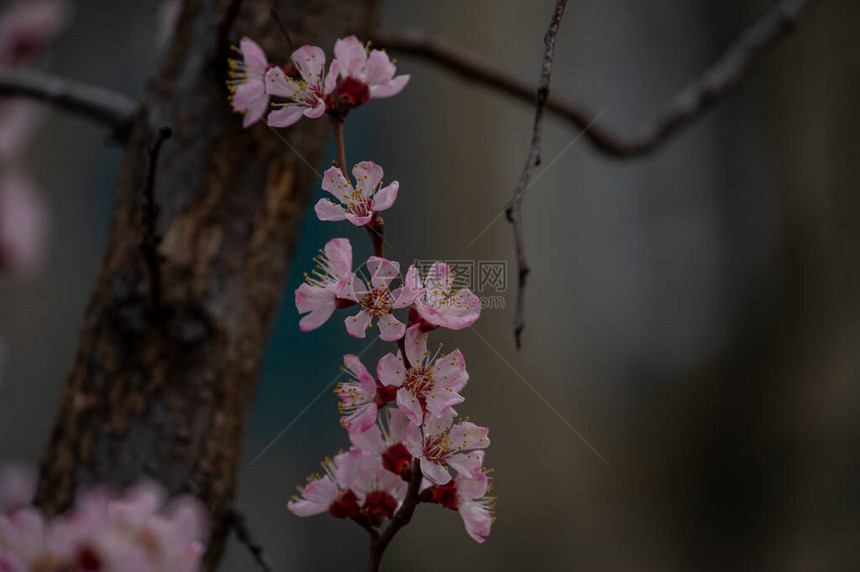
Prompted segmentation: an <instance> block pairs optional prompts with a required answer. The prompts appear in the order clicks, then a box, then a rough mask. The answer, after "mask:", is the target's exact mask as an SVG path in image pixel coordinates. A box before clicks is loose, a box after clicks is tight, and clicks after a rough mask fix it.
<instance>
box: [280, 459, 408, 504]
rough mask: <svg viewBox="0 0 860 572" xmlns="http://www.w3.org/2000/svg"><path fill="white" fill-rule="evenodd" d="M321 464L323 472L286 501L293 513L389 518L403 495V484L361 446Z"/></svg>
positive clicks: (404, 489) (405, 486)
mask: <svg viewBox="0 0 860 572" xmlns="http://www.w3.org/2000/svg"><path fill="white" fill-rule="evenodd" d="M322 466H323V470H324V471H325V474H323V475H315V476H313V477H311V478H310V479H309V481H308V484H306V485H305V486H304V487H303V488H302V489H301V492H300V494H299V495H297V496H294V497H293V498H292V499H291V500H290V501H289V503H287V508H288V509H289V510H290V511H291V512H292V513H293V514H296V515H298V516H312V515H315V514H320V513H323V512H326V511H328V513H329V514H331V515H332V516H335V517H337V518H360V517H367V518H373V517H374V516H375V517H383V518H390V517H391V516H393V513H394V511H395V510H396V509H397V507H399V506H400V503H402V502H403V499H404V498H405V496H406V488H407V485H406V483H405V482H404V481H403V480H402V479H400V478H399V477H397V476H396V475H394V474H392V473H390V472H388V471H386V470H385V469H384V468H383V466H382V464H381V462H380V459H379V457H377V456H373V455H368V454H366V453H364V452H363V451H361V450H360V449H356V448H353V449H351V450H349V451H348V452H346V453H341V454H339V455H337V456H335V458H334V459H326V460H325V461H324V462H323V464H322ZM374 520H378V519H374Z"/></svg>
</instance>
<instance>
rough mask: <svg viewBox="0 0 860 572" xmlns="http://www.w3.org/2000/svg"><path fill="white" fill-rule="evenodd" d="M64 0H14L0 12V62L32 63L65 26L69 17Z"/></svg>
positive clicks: (11, 64) (67, 7)
mask: <svg viewBox="0 0 860 572" xmlns="http://www.w3.org/2000/svg"><path fill="white" fill-rule="evenodd" d="M69 12H70V11H69V6H68V3H67V2H66V1H65V0H38V1H35V2H33V1H29V2H18V3H16V4H13V5H12V7H11V8H9V9H8V10H6V11H5V12H4V13H3V14H0V63H2V64H3V65H7V66H21V65H27V64H30V63H32V62H33V61H34V60H35V59H36V58H37V57H39V56H40V55H41V54H42V52H44V50H45V48H47V47H48V44H49V43H50V42H51V41H52V40H53V39H54V38H55V37H56V36H57V34H59V33H60V31H62V29H63V28H65V26H66V24H67V23H68V20H69V16H70V13H69Z"/></svg>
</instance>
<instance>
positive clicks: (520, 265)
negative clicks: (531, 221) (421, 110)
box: [505, 0, 567, 348]
mask: <svg viewBox="0 0 860 572" xmlns="http://www.w3.org/2000/svg"><path fill="white" fill-rule="evenodd" d="M566 6H567V0H556V3H555V9H554V10H553V13H552V20H550V23H549V28H547V31H546V35H545V36H544V40H543V41H544V54H543V64H541V73H540V83H539V85H538V89H537V108H536V109H535V122H534V129H533V130H532V142H531V147H530V148H529V155H528V158H527V159H526V165H525V167H523V172H522V174H521V175H520V180H519V182H518V183H517V188H516V189H514V194H513V197H512V198H511V202H510V203H508V208H507V210H506V211H505V214H506V215H507V217H508V221H509V222H510V223H511V227H512V228H513V232H514V247H515V249H516V254H517V286H518V287H517V304H516V309H515V314H514V340H515V341H516V344H517V348H520V347H521V346H522V334H523V328H524V327H525V322H524V311H523V303H524V301H525V300H524V298H525V291H526V280H527V279H528V275H529V266H528V263H527V262H526V249H525V244H524V243H523V222H522V215H523V197H524V196H525V193H526V187H527V186H528V184H529V181H530V180H531V178H532V173H533V172H534V169H535V167H536V166H538V165H540V161H541V157H540V141H541V135H542V134H543V116H544V109H545V108H546V100H547V97H549V82H550V76H551V75H552V64H553V60H554V58H555V44H556V39H557V38H558V28H559V26H560V25H561V17H562V16H563V15H564V9H565V7H566Z"/></svg>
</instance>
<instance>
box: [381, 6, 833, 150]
mask: <svg viewBox="0 0 860 572" xmlns="http://www.w3.org/2000/svg"><path fill="white" fill-rule="evenodd" d="M816 1H817V0H783V1H782V2H779V3H778V4H777V5H775V6H774V7H773V8H772V9H771V10H770V11H768V12H767V13H765V14H764V15H763V16H762V17H761V18H760V19H759V20H758V21H756V22H755V23H754V24H753V25H752V26H751V27H749V28H748V29H747V30H746V31H744V32H743V33H742V34H741V36H740V37H739V39H738V41H737V42H736V43H734V44H732V45H731V46H729V48H728V49H727V50H726V51H725V52H724V53H723V55H722V56H721V57H720V58H719V59H718V60H717V61H716V62H715V63H714V64H713V65H712V66H711V67H709V68H708V69H707V70H705V71H704V72H703V73H702V74H701V75H700V76H698V77H697V78H695V79H693V80H692V81H691V82H690V83H689V84H688V85H687V86H686V87H685V88H684V89H683V90H681V91H680V92H679V93H678V94H677V95H675V96H674V97H672V98H671V99H670V100H669V101H668V103H667V104H666V105H665V106H664V108H663V111H662V112H660V113H659V114H658V115H657V118H656V120H655V121H654V122H653V123H652V125H651V126H650V127H648V128H646V129H643V130H642V131H641V132H640V133H639V134H630V135H625V134H619V133H615V132H613V131H611V130H609V129H606V128H605V127H600V126H598V125H596V124H595V117H594V115H593V114H592V113H590V112H589V111H588V110H587V109H585V108H584V107H582V106H581V105H580V104H578V103H576V102H574V101H571V100H569V99H566V98H564V97H563V96H559V95H550V96H549V97H548V98H547V100H546V110H547V111H550V112H552V113H555V114H556V115H558V116H559V117H561V118H563V119H566V120H568V121H570V122H571V123H572V124H573V125H574V126H575V127H576V128H578V129H580V130H582V132H583V136H584V137H585V138H586V139H587V140H588V141H589V142H590V143H591V144H592V145H593V146H594V148H595V149H596V150H597V151H598V152H600V153H603V154H605V155H608V156H610V157H614V158H617V159H627V158H632V157H640V156H643V155H647V154H649V153H651V152H653V151H655V150H657V149H658V148H659V147H661V146H662V145H663V144H664V143H666V142H667V141H668V140H669V139H671V138H672V137H673V136H674V135H676V134H677V133H678V132H680V130H681V129H682V128H683V127H684V126H686V125H689V124H691V123H693V122H695V121H696V120H698V119H699V118H700V117H702V116H703V115H704V114H705V112H706V111H708V110H709V109H710V108H711V107H712V106H713V105H714V104H715V103H716V102H717V101H718V100H719V99H720V98H721V97H722V96H724V95H726V94H727V93H728V92H730V91H731V90H732V89H733V88H734V87H736V86H737V85H738V84H739V83H740V82H741V80H742V79H743V78H744V76H745V75H746V73H747V71H749V69H750V68H751V67H752V65H753V64H754V63H756V62H757V61H758V60H759V59H761V57H762V56H763V55H764V54H765V53H766V52H767V50H768V48H770V47H772V46H774V45H775V44H776V43H777V42H778V40H779V39H781V38H782V37H783V36H785V35H786V34H787V33H788V32H789V31H790V30H791V29H792V27H793V26H794V25H795V24H796V23H797V22H798V20H799V19H800V17H801V16H802V15H803V13H804V12H805V11H806V9H807V8H809V7H810V6H812V4H814V3H815V2H816ZM373 42H374V44H375V45H376V46H378V47H380V48H385V49H388V50H392V51H399V52H403V53H408V54H413V55H416V56H419V57H423V58H426V59H428V60H430V61H432V62H434V63H437V64H439V65H441V66H444V67H446V68H448V69H449V70H450V71H453V72H455V73H457V74H459V75H460V76H461V77H463V78H464V79H468V80H471V81H476V82H479V83H482V84H484V85H486V86H488V87H492V88H495V89H498V90H500V91H503V92H505V93H507V94H509V95H512V96H514V97H517V98H519V99H522V100H524V101H528V102H534V101H535V91H534V85H533V84H532V83H531V82H529V81H528V80H526V79H524V78H521V77H519V76H517V75H515V74H513V73H511V72H510V71H509V70H508V68H505V67H503V66H500V65H498V64H495V63H493V62H492V61H490V60H488V59H486V58H484V57H483V56H481V55H480V54H476V53H473V52H469V51H468V50H465V49H463V48H462V47H460V46H457V45H455V44H453V43H452V42H450V41H447V40H445V39H444V38H439V37H434V36H431V35H428V34H425V33H423V32H421V31H412V30H408V31H401V30H386V29H377V30H376V31H375V32H374V33H373Z"/></svg>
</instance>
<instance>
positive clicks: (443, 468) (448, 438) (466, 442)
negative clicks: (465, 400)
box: [404, 414, 490, 485]
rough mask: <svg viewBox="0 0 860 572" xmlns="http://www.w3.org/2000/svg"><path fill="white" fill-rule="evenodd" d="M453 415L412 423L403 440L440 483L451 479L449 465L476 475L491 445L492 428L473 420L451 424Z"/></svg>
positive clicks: (466, 473)
mask: <svg viewBox="0 0 860 572" xmlns="http://www.w3.org/2000/svg"><path fill="white" fill-rule="evenodd" d="M452 422H453V416H452V415H450V414H444V415H443V416H442V417H437V418H425V421H424V423H422V424H421V425H420V426H419V425H410V426H409V428H408V429H407V432H406V440H405V441H404V443H405V445H406V448H407V449H408V450H409V452H410V453H411V454H412V455H413V456H414V457H415V458H417V459H419V460H420V462H421V471H422V472H423V473H424V475H425V476H426V477H427V478H428V479H430V480H431V481H433V482H434V483H436V484H438V485H444V484H445V483H447V482H448V481H450V480H451V474H450V473H449V472H448V470H449V468H451V469H454V470H455V471H457V473H458V474H459V475H460V476H466V477H469V478H474V477H475V475H477V473H478V471H480V469H481V465H483V461H484V452H483V451H481V450H480V449H485V448H487V447H488V446H489V445H490V440H489V438H488V437H487V433H488V432H489V430H488V429H487V428H486V427H479V426H478V425H475V424H474V423H472V422H470V421H463V422H460V423H456V424H454V425H452Z"/></svg>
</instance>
